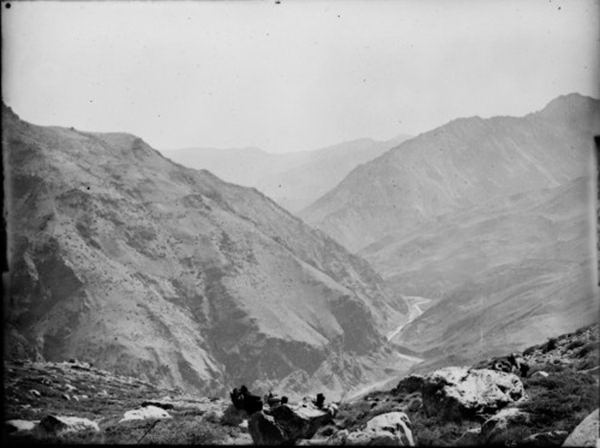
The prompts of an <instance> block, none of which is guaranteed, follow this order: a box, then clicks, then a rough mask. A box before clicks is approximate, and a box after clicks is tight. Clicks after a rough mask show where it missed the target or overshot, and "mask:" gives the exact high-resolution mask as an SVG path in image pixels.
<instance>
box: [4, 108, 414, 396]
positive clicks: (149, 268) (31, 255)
mask: <svg viewBox="0 0 600 448" xmlns="http://www.w3.org/2000/svg"><path fill="white" fill-rule="evenodd" d="M3 148H4V151H3V153H4V157H5V166H6V167H7V170H8V171H7V172H8V188H7V192H6V193H7V203H8V206H9V208H8V210H9V215H8V234H9V250H10V252H9V254H10V268H11V271H10V284H9V288H10V289H9V303H8V308H7V323H8V329H7V333H8V336H9V337H8V338H7V339H6V340H7V345H6V348H7V354H8V355H9V356H11V357H24V356H26V357H30V358H41V359H45V360H49V361H62V360H65V359H68V358H71V357H74V358H78V359H84V360H88V361H93V362H94V363H95V364H96V365H98V366H100V367H103V368H110V369H111V370H114V371H115V372H117V373H119V374H130V375H135V376H140V377H141V378H144V379H146V380H150V381H153V382H155V383H157V384H159V385H167V386H179V387H183V388H186V389H187V388H190V389H192V390H200V391H205V392H206V391H211V392H212V393H214V392H215V391H221V392H222V391H224V390H225V388H228V387H229V386H230V385H232V384H238V385H239V384H240V383H247V384H248V385H251V384H253V383H256V384H265V385H274V384H279V383H281V382H283V383H285V384H288V385H289V387H290V389H291V390H296V391H298V392H300V391H301V390H303V389H306V388H309V387H311V386H310V384H309V383H310V382H314V383H316V384H328V385H330V386H331V387H332V388H337V390H342V389H344V388H347V387H351V386H353V385H359V384H361V382H363V381H366V380H367V379H366V377H365V375H366V374H367V373H368V372H367V369H366V368H364V365H367V366H369V365H370V364H371V363H372V362H373V359H375V358H377V357H378V356H379V358H380V359H381V358H382V356H380V355H378V353H380V348H381V346H382V342H383V341H384V340H385V338H384V334H385V331H386V329H389V328H391V327H393V326H394V325H397V324H398V322H399V321H402V319H404V313H405V311H406V305H405V303H404V302H403V300H402V298H401V297H393V296H392V294H391V292H390V291H389V289H388V288H387V287H386V286H385V285H384V283H383V281H382V280H381V278H380V277H379V275H377V274H376V273H375V272H374V271H373V270H372V269H371V267H370V266H369V265H368V263H366V262H365V261H364V260H362V259H360V258H359V257H357V256H354V255H351V254H349V253H348V252H347V251H346V250H345V249H344V248H343V247H341V246H340V245H339V244H337V243H336V242H334V241H333V240H331V239H329V238H328V237H326V236H325V235H323V234H322V233H320V232H318V231H315V230H313V229H311V228H310V227H308V226H306V225H305V224H304V223H303V222H302V221H301V220H299V219H297V218H295V217H294V216H292V215H290V214H289V213H287V212H285V211H284V210H283V209H281V208H280V207H279V206H277V205H276V204H275V203H274V202H272V201H271V200H269V199H268V198H266V197H265V196H263V195H262V194H261V193H259V192H258V191H256V190H253V189H246V188H242V187H238V186H234V185H231V184H227V183H225V182H223V181H221V180H220V179H218V178H217V177H215V176H214V175H212V174H211V173H209V172H207V171H196V170H193V169H188V168H184V167H182V166H180V165H177V164H175V163H173V162H171V161H169V160H167V159H165V158H164V157H162V156H161V155H160V154H159V153H158V152H157V151H155V150H154V149H152V148H151V147H149V146H148V145H147V144H146V143H145V142H144V141H142V140H141V139H139V138H137V137H135V136H133V135H129V134H116V133H114V134H99V133H91V132H81V131H78V130H75V129H64V128H56V127H40V126H35V125H32V124H29V123H26V122H24V121H22V120H20V119H19V118H18V117H17V116H16V115H14V114H13V113H12V111H10V109H7V108H3ZM367 357H370V358H369V359H368V362H367ZM367 376H368V375H367Z"/></svg>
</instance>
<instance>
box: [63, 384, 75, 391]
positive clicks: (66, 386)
mask: <svg viewBox="0 0 600 448" xmlns="http://www.w3.org/2000/svg"><path fill="white" fill-rule="evenodd" d="M65 388H66V389H67V392H73V391H74V390H77V388H76V387H75V386H73V385H71V384H69V383H66V384H65Z"/></svg>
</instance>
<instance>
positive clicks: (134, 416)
mask: <svg viewBox="0 0 600 448" xmlns="http://www.w3.org/2000/svg"><path fill="white" fill-rule="evenodd" d="M162 418H172V417H171V415H170V414H169V413H168V412H167V411H165V410H164V409H162V408H159V407H156V406H145V407H143V408H139V409H133V410H131V411H127V412H125V414H124V415H123V418H122V419H121V420H119V423H122V422H126V421H129V420H147V419H162Z"/></svg>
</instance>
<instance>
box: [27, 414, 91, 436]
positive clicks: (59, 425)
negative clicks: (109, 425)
mask: <svg viewBox="0 0 600 448" xmlns="http://www.w3.org/2000/svg"><path fill="white" fill-rule="evenodd" d="M34 431H36V432H39V433H42V434H45V435H47V434H52V435H57V436H60V435H63V434H66V433H75V432H84V431H91V432H100V427H99V426H98V423H96V422H94V421H92V420H89V419H87V418H83V417H64V416H55V415H47V416H46V417H44V418H43V419H41V420H40V422H39V423H38V424H37V425H36V427H35V428H34Z"/></svg>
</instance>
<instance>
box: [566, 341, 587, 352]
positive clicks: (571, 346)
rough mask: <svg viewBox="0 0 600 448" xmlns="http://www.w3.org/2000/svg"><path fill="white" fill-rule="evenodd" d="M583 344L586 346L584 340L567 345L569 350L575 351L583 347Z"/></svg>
mask: <svg viewBox="0 0 600 448" xmlns="http://www.w3.org/2000/svg"><path fill="white" fill-rule="evenodd" d="M583 344H585V342H583V341H582V340H580V339H575V340H574V341H573V342H571V343H570V344H569V345H567V350H573V349H575V348H577V347H581V346H582V345H583Z"/></svg>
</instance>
